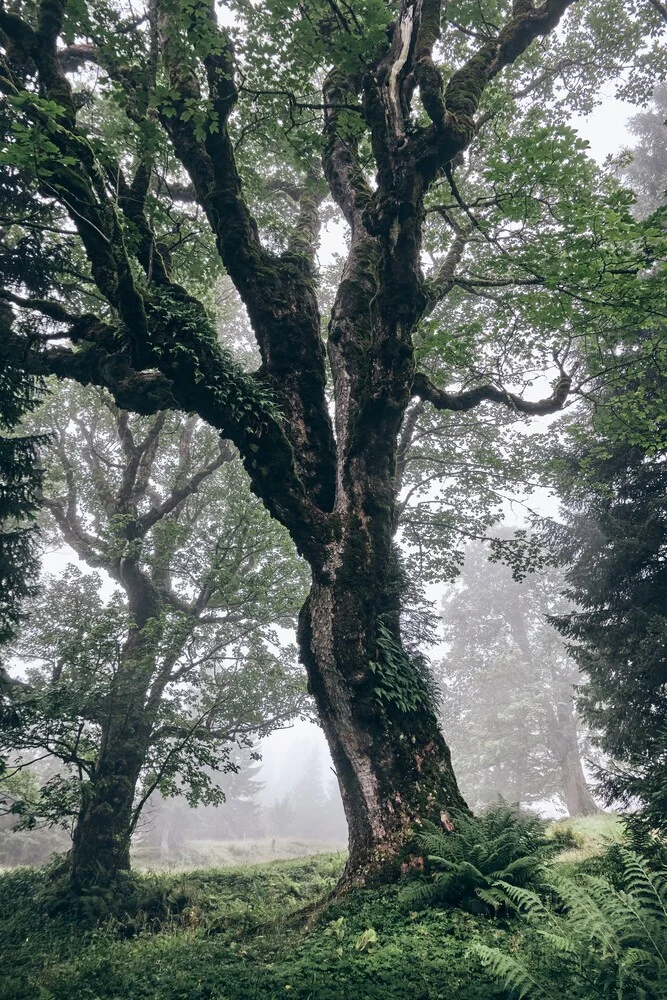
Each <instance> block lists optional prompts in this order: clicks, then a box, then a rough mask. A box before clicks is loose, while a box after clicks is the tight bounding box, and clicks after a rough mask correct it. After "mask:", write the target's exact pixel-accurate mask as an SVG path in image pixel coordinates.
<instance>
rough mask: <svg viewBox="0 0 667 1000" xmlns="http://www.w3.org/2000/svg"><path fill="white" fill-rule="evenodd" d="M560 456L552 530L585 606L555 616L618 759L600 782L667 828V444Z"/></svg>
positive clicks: (583, 695) (588, 716)
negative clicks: (557, 512) (557, 521)
mask: <svg viewBox="0 0 667 1000" xmlns="http://www.w3.org/2000/svg"><path fill="white" fill-rule="evenodd" d="M559 457H560V463H559V474H560V477H561V478H560V483H561V515H562V517H563V519H564V523H563V524H562V525H554V526H552V528H551V530H550V537H551V540H552V543H554V544H555V545H556V546H557V550H558V553H559V556H560V558H561V559H562V560H563V562H564V563H565V565H566V572H565V577H566V581H567V585H568V589H567V593H568V595H569V596H570V597H571V599H572V600H573V601H575V602H576V604H577V605H578V607H579V608H580V610H577V611H573V612H570V613H569V614H560V615H558V616H557V617H556V618H555V619H554V621H555V624H556V625H557V627H558V628H559V629H560V631H561V632H562V633H563V635H564V636H565V637H566V638H567V639H569V640H570V641H571V645H570V650H571V653H572V656H573V657H574V658H575V659H576V661H577V663H578V664H579V665H580V667H581V669H582V671H583V672H584V675H585V677H586V683H585V684H584V685H583V686H582V688H581V690H580V696H579V699H578V701H579V705H580V709H581V712H582V714H583V717H584V718H585V720H586V722H587V723H588V725H589V726H590V729H591V735H592V738H593V739H594V741H595V742H596V743H597V745H598V746H599V747H600V748H601V749H602V751H603V752H604V754H605V755H606V757H607V758H608V761H609V766H608V767H606V768H605V769H602V770H601V771H600V772H599V774H598V778H599V781H600V788H601V791H602V793H603V794H604V796H605V798H606V800H607V801H608V802H614V801H620V802H621V803H624V804H625V805H629V804H632V803H634V804H637V802H642V803H643V804H644V806H645V807H646V808H647V817H648V818H649V819H650V822H651V823H654V824H656V823H657V824H659V825H664V824H665V805H666V802H665V734H666V732H667V693H666V684H667V613H666V608H667V569H666V566H667V564H666V561H665V553H666V552H667V500H666V497H667V467H666V464H665V449H664V448H663V449H660V450H658V451H656V452H655V453H654V454H651V455H649V454H647V453H646V450H645V449H644V448H640V447H638V446H637V445H632V444H629V443H627V442H624V441H619V440H618V439H617V440H615V441H614V440H610V439H608V438H604V437H602V436H597V437H595V436H591V437H589V438H588V439H584V440H582V441H580V442H578V443H575V442H570V445H569V448H568V449H567V450H565V449H563V451H562V452H561V454H560V456H559Z"/></svg>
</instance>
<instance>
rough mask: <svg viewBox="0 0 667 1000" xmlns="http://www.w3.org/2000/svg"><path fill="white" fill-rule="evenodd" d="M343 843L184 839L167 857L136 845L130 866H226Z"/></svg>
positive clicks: (328, 850)
mask: <svg viewBox="0 0 667 1000" xmlns="http://www.w3.org/2000/svg"><path fill="white" fill-rule="evenodd" d="M343 850H344V845H343V844H337V843H334V842H331V841H320V840H303V839H301V840H300V839H297V838H295V837H263V838H258V839H255V840H250V839H248V840H187V841H185V842H184V843H183V844H182V845H181V846H180V847H179V849H178V850H177V851H173V852H170V854H169V856H168V857H167V858H165V857H163V856H161V855H160V853H159V851H158V850H156V849H155V848H151V847H144V846H137V847H135V848H133V850H132V867H133V868H136V869H137V870H139V871H147V870H148V871H189V870H192V869H196V868H225V867H227V866H228V865H240V864H255V863H256V862H262V861H284V860H286V859H288V858H304V857H310V856H311V855H313V854H335V853H342V852H343Z"/></svg>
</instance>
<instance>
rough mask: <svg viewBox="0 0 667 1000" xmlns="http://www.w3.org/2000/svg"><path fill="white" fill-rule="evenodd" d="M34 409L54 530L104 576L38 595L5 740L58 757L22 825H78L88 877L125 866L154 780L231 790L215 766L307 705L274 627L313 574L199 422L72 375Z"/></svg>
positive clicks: (0, 742) (192, 790)
mask: <svg viewBox="0 0 667 1000" xmlns="http://www.w3.org/2000/svg"><path fill="white" fill-rule="evenodd" d="M38 420H39V426H40V427H42V428H44V429H45V430H48V431H49V432H50V434H49V442H50V444H49V446H48V448H47V449H46V450H45V452H44V456H43V459H44V465H45V483H44V496H43V499H42V503H43V505H44V507H45V508H46V510H47V511H48V512H49V514H50V515H51V518H52V522H53V528H52V531H53V533H54V536H55V541H56V543H57V544H58V545H60V546H62V545H63V543H65V544H67V545H69V546H71V548H73V549H74V551H75V552H76V554H77V555H78V556H79V558H80V560H82V562H83V563H84V564H87V566H88V567H90V568H91V569H92V570H95V571H98V572H92V573H91V572H87V573H83V572H82V571H81V570H80V569H78V568H77V567H74V566H72V567H70V568H69V569H68V570H67V571H66V572H65V573H64V574H63V575H61V576H59V577H58V578H54V579H52V580H51V581H50V582H49V581H46V582H45V584H44V586H43V588H42V591H41V593H40V595H39V597H38V598H37V599H36V601H35V602H34V603H33V606H32V608H31V609H30V612H31V613H30V614H29V615H28V616H27V621H26V623H25V625H24V626H23V628H22V629H21V631H20V632H19V635H18V637H17V639H16V641H15V643H14V647H13V650H14V652H15V654H16V655H19V656H21V658H22V662H23V664H24V665H25V667H26V679H27V681H28V684H27V685H21V686H20V687H19V688H18V691H17V693H16V694H15V697H14V698H13V702H12V704H13V708H14V715H13V717H12V718H11V719H10V720H9V721H8V724H7V725H6V726H5V727H4V728H3V732H2V735H0V752H2V753H6V754H7V756H8V757H9V756H10V755H11V759H12V763H13V765H14V770H15V771H16V772H17V773H18V771H19V770H20V769H21V768H22V767H24V766H26V765H29V764H30V762H31V760H32V759H33V758H35V757H36V758H38V759H40V760H43V759H44V758H46V757H47V756H50V757H52V758H53V759H54V760H55V761H56V762H57V763H59V764H60V767H59V768H57V769H55V770H54V771H53V773H52V775H51V777H50V779H49V780H48V781H46V782H45V784H43V786H42V788H41V794H40V797H39V799H38V800H37V801H36V802H35V803H33V804H32V809H26V810H25V811H24V822H25V821H26V820H28V819H30V818H31V816H32V815H33V814H34V816H35V817H36V818H39V817H40V815H41V816H42V817H44V818H46V819H47V820H49V821H51V822H55V821H58V822H61V823H64V824H65V825H66V826H68V827H69V828H70V829H71V830H72V839H73V843H72V850H71V855H70V861H71V878H72V882H73V884H74V885H75V886H83V885H90V884H91V883H94V882H99V883H104V882H109V881H110V880H112V879H113V877H114V875H115V874H116V873H117V871H118V870H119V869H123V868H128V867H129V849H130V839H131V836H132V833H133V831H134V829H135V828H136V825H137V822H138V820H139V817H140V815H141V811H142V808H143V806H144V804H145V803H146V801H147V800H148V798H149V797H150V796H151V794H152V793H153V792H154V791H156V790H158V791H161V792H163V793H164V794H165V795H176V794H183V795H185V796H186V797H187V798H188V801H189V802H190V804H191V805H196V804H197V803H198V802H200V801H202V802H213V803H219V802H222V801H224V794H223V792H222V791H221V790H220V787H219V782H217V781H216V780H215V777H216V775H215V772H216V770H217V771H226V770H234V769H235V768H236V766H237V764H236V760H235V753H236V751H237V749H238V747H239V746H248V745H252V744H251V741H252V739H253V738H254V737H256V736H261V735H262V734H266V733H269V732H271V731H272V730H273V729H275V728H276V727H279V726H281V725H284V724H286V723H287V722H289V720H290V719H291V718H293V717H294V715H295V714H296V713H297V712H298V711H299V708H300V705H301V703H302V701H303V698H304V692H303V690H302V678H301V676H300V673H299V671H298V668H297V665H296V663H295V662H294V655H293V651H292V653H291V655H290V649H289V647H285V648H284V650H282V651H280V650H278V648H277V644H278V637H277V635H276V633H275V628H276V627H277V626H283V627H289V626H292V627H293V626H294V624H295V618H296V613H297V610H298V607H299V604H300V600H301V599H302V595H303V592H304V582H305V581H304V579H303V571H302V567H300V565H299V563H298V561H297V559H296V558H295V556H294V553H293V551H292V548H291V545H290V543H289V539H288V538H287V537H286V533H285V531H284V529H282V528H281V527H280V526H279V525H278V524H276V523H275V522H272V521H271V520H270V518H269V517H268V515H267V514H266V511H265V510H264V509H263V507H262V505H261V504H260V503H259V502H258V501H257V500H255V499H253V498H252V497H251V496H250V495H249V492H248V487H247V480H246V477H245V474H244V473H243V469H242V467H241V465H240V462H238V460H237V459H236V458H235V457H234V453H233V449H231V448H230V447H229V445H228V444H227V443H225V442H221V441H220V440H219V438H218V437H217V435H215V434H214V433H213V432H212V431H211V430H210V429H208V428H206V427H204V426H202V425H201V424H200V422H199V421H198V420H197V418H196V417H194V416H185V415H182V414H178V413H168V412H164V411H160V412H158V413H157V414H156V415H155V416H154V417H150V418H146V417H138V416H133V415H130V414H128V413H126V412H125V411H123V410H120V409H119V408H118V407H117V406H116V405H115V403H114V402H113V400H112V399H111V397H110V396H109V395H108V393H106V391H105V390H83V389H80V388H78V387H76V386H69V387H61V389H60V392H58V393H55V394H54V396H53V397H52V398H51V399H50V400H49V402H48V403H47V404H45V405H44V406H43V407H42V408H41V410H40V412H39V415H38ZM99 571H102V572H103V573H104V574H105V575H106V576H107V580H108V582H111V583H113V585H115V589H114V592H113V594H112V595H111V596H107V597H105V596H104V593H103V591H102V578H101V577H100V575H99ZM28 805H29V804H28Z"/></svg>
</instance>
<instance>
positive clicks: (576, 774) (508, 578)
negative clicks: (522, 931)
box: [438, 543, 597, 816]
mask: <svg viewBox="0 0 667 1000" xmlns="http://www.w3.org/2000/svg"><path fill="white" fill-rule="evenodd" d="M488 557H489V552H488V548H487V547H486V546H485V545H481V544H479V543H477V544H473V545H470V546H469V547H468V549H467V550H466V561H465V565H464V568H463V572H462V575H461V578H460V581H459V582H458V583H457V585H456V586H455V587H452V588H451V589H450V591H449V592H448V593H446V595H445V598H444V600H443V606H442V612H443V620H444V626H445V638H446V640H447V642H448V643H449V645H450V649H449V652H448V654H447V656H446V658H445V659H444V660H443V662H442V663H441V664H440V667H439V672H438V675H439V679H440V683H441V688H442V714H443V725H444V728H445V731H446V732H447V733H448V734H449V738H450V742H451V746H452V757H453V760H454V764H455V766H456V773H457V774H458V776H459V780H460V782H461V785H462V787H463V788H464V790H465V792H466V795H467V796H469V799H470V801H471V802H473V803H474V804H475V805H482V804H485V805H488V804H489V803H490V802H492V801H493V799H494V798H496V797H497V796H498V795H502V796H504V797H505V798H507V799H508V800H510V801H512V802H514V801H518V802H522V803H530V802H535V801H539V800H544V799H549V798H557V799H559V800H560V802H561V803H562V804H563V805H565V807H566V809H567V811H568V813H569V814H570V816H586V815H589V814H591V813H595V812H597V806H596V804H595V801H594V799H593V797H592V795H591V793H590V791H589V790H588V786H587V784H586V777H585V775H584V771H583V767H582V761H581V758H582V753H583V752H584V750H585V747H586V737H585V734H584V733H582V732H581V729H580V726H579V724H578V719H577V715H576V712H575V706H574V695H575V685H577V684H579V683H580V681H581V679H582V678H581V677H580V675H579V670H578V667H577V664H576V662H575V661H574V660H573V659H572V657H571V656H569V655H568V653H567V650H566V649H565V645H564V643H563V640H562V639H561V637H560V636H559V634H558V632H557V631H556V629H555V628H554V627H553V625H551V624H550V623H549V622H548V621H547V616H549V615H555V614H557V613H558V612H561V613H564V612H565V611H567V610H568V608H567V603H566V602H565V601H564V599H563V598H562V596H561V589H562V586H563V581H562V577H561V575H560V574H558V573H555V572H554V571H553V570H548V571H544V570H543V571H541V572H539V573H537V572H536V573H531V574H529V575H528V576H527V577H526V578H525V579H524V580H523V581H517V580H514V579H513V578H512V574H511V572H510V570H509V568H508V567H507V566H503V565H501V564H499V563H490V562H489V558H488Z"/></svg>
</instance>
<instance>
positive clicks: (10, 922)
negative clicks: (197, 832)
mask: <svg viewBox="0 0 667 1000" xmlns="http://www.w3.org/2000/svg"><path fill="white" fill-rule="evenodd" d="M562 825H563V824H558V826H562ZM568 826H569V828H571V832H572V835H573V836H574V837H578V838H579V840H578V841H577V847H576V848H575V850H576V851H578V852H579V853H580V855H581V856H590V855H591V854H592V853H595V852H596V851H599V850H600V849H601V847H602V846H603V845H604V840H605V837H607V836H608V835H611V836H613V835H614V831H615V829H616V823H615V821H614V819H613V817H612V818H608V817H594V818H593V819H592V820H586V821H578V822H574V823H573V822H571V821H568ZM569 854H571V851H568V854H566V855H563V858H564V860H567V861H571V860H572V859H571V858H570V857H569V856H568V855H569ZM342 865H343V858H342V855H341V854H329V855H326V854H320V855H318V856H316V857H312V858H304V859H301V860H298V861H274V862H271V863H269V864H255V865H246V866H232V867H227V868H218V869H211V870H202V871H191V872H180V873H174V872H170V873H166V872H162V873H139V874H137V875H135V876H133V877H132V878H131V880H130V889H129V893H130V896H131V897H132V901H131V907H130V909H131V910H132V913H133V914H134V915H133V916H132V917H129V916H127V917H126V916H121V918H120V919H113V920H109V921H107V922H106V924H104V925H103V926H102V927H101V928H98V929H96V930H85V929H84V928H83V927H82V926H81V924H79V923H76V922H73V921H72V919H71V916H68V915H67V914H60V915H53V911H52V907H51V906H50V905H49V902H48V897H47V895H46V894H45V888H44V887H45V885H46V883H47V879H46V877H45V872H44V870H40V869H31V868H17V869H14V870H13V871H10V872H6V873H5V874H3V875H2V876H0V952H1V954H2V958H1V959H0V1000H277V998H278V997H288V998H290V1000H348V998H349V1000H445V998H447V1000H450V998H451V997H456V998H457V1000H501V998H505V997H506V996H507V994H505V993H503V992H502V991H500V990H499V989H498V987H497V985H496V984H495V983H494V982H493V981H492V980H491V979H490V978H489V977H488V976H487V974H486V973H485V972H484V971H483V970H482V968H481V966H480V965H479V963H478V961H477V960H476V959H475V958H473V957H471V956H470V954H469V947H470V944H471V943H472V942H473V941H481V942H483V943H485V944H489V945H499V946H500V947H502V948H503V950H505V951H508V952H509V953H510V954H512V953H513V952H514V951H515V950H516V949H517V948H518V947H519V942H520V941H521V940H525V933H526V931H525V928H524V930H523V931H521V930H520V929H519V928H518V927H517V924H516V922H514V921H510V920H505V919H496V920H491V919H488V918H484V917H474V916H471V915H469V914H467V913H464V912H462V911H460V910H452V909H450V910H438V909H429V910H423V911H419V912H415V911H410V910H409V909H408V908H407V907H406V906H405V904H403V903H402V902H401V901H400V899H399V898H398V892H397V890H396V889H395V888H393V887H392V888H386V889H382V890H367V891H360V892H357V893H355V894H353V895H350V896H348V897H346V898H344V899H341V900H336V901H332V902H329V903H322V900H325V899H326V897H327V894H328V893H329V891H330V890H331V889H332V888H333V886H334V885H335V883H336V881H337V879H338V876H339V874H340V871H341V869H342ZM128 898H129V897H128ZM91 902H94V901H91ZM318 902H319V903H320V905H319V907H318V908H316V909H315V910H314V912H311V913H310V915H308V906H309V904H315V903H318ZM137 914H138V915H137ZM522 935H523V938H522Z"/></svg>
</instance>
